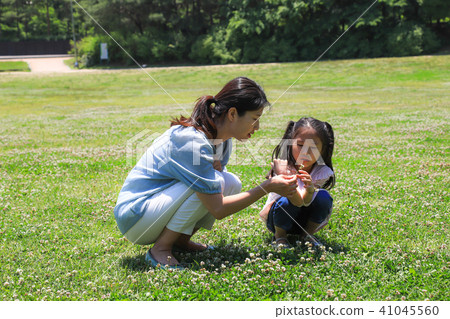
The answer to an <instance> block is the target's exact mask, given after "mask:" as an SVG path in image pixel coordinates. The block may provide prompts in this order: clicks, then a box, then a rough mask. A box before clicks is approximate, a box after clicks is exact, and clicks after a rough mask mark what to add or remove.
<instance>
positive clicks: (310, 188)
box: [297, 170, 314, 193]
mask: <svg viewBox="0 0 450 319" xmlns="http://www.w3.org/2000/svg"><path fill="white" fill-rule="evenodd" d="M297 177H298V178H300V180H301V181H302V182H303V184H304V185H305V189H306V191H307V192H308V193H314V184H313V182H312V178H311V175H309V173H308V172H307V171H303V170H299V171H298V173H297Z"/></svg>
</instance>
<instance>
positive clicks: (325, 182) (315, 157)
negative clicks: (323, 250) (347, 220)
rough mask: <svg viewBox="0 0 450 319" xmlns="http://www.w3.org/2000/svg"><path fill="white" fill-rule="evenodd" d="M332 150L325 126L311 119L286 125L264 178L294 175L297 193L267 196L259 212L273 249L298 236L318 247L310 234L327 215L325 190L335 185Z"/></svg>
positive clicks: (328, 128)
mask: <svg viewBox="0 0 450 319" xmlns="http://www.w3.org/2000/svg"><path fill="white" fill-rule="evenodd" d="M333 148H334V133H333V129H332V127H331V125H330V124H328V123H327V122H322V121H319V120H317V119H315V118H312V117H308V118H305V117H303V118H301V119H300V120H298V121H297V122H293V121H291V122H289V124H288V126H287V128H286V131H285V133H284V136H283V138H282V140H281V142H280V144H279V145H278V146H277V147H276V148H275V150H274V151H273V154H272V159H273V162H272V163H271V166H272V168H271V170H270V171H269V174H268V177H270V176H274V175H279V174H287V175H294V174H296V175H297V177H298V179H297V182H298V187H297V191H296V192H295V193H294V194H293V195H290V196H287V197H282V196H280V195H278V194H274V193H271V194H270V195H269V197H268V199H267V202H266V205H265V206H264V208H263V209H262V211H261V212H260V216H261V218H262V219H263V220H264V221H265V222H266V224H267V228H268V229H269V230H270V231H271V232H272V233H274V237H275V244H276V246H279V245H281V246H283V247H289V246H290V245H289V242H288V240H287V238H286V235H287V234H299V235H301V236H302V240H307V241H310V242H312V244H313V245H315V246H318V245H321V244H320V242H319V241H318V240H317V239H316V238H315V237H314V236H312V234H314V233H316V232H317V231H319V230H320V229H321V228H323V227H324V226H325V225H326V224H327V223H328V220H329V218H330V215H331V210H332V205H333V199H332V198H331V196H330V194H329V193H328V192H327V190H329V189H331V188H332V187H333V186H334V183H335V176H334V170H333V164H332V161H331V157H332V156H333Z"/></svg>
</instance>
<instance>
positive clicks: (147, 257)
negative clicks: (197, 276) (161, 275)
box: [145, 249, 185, 270]
mask: <svg viewBox="0 0 450 319" xmlns="http://www.w3.org/2000/svg"><path fill="white" fill-rule="evenodd" d="M145 261H146V262H147V264H149V265H150V266H152V267H153V268H158V267H159V268H161V269H175V270H184V269H185V267H183V266H182V265H180V264H178V265H167V264H166V265H164V264H161V263H160V262H159V261H157V260H156V259H155V257H153V255H152V253H151V252H150V249H149V250H148V251H147V254H145Z"/></svg>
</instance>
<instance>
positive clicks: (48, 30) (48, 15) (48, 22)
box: [45, 0, 50, 37]
mask: <svg viewBox="0 0 450 319" xmlns="http://www.w3.org/2000/svg"><path fill="white" fill-rule="evenodd" d="M45 8H46V9H47V36H48V37H50V14H49V12H48V1H47V0H45Z"/></svg>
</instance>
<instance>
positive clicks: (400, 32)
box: [386, 22, 440, 56]
mask: <svg viewBox="0 0 450 319" xmlns="http://www.w3.org/2000/svg"><path fill="white" fill-rule="evenodd" d="M386 46H387V48H386V51H387V52H388V54H389V55H391V56H407V55H419V54H423V53H429V52H432V51H433V50H436V49H438V48H439V46H440V43H439V40H438V39H437V37H436V35H435V34H433V33H432V32H431V31H430V30H429V29H428V28H426V27H425V26H422V25H418V24H414V23H411V22H405V23H401V24H399V25H398V26H397V27H396V28H394V29H393V30H392V32H391V33H390V35H389V36H388V38H387V44H386Z"/></svg>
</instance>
